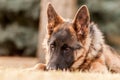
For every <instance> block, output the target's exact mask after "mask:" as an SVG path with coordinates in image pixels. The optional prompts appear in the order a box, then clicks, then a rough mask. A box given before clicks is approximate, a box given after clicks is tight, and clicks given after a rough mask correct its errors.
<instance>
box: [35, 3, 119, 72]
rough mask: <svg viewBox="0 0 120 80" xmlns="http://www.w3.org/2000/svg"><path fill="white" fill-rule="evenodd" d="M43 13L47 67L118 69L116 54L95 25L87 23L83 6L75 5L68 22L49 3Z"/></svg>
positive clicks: (86, 9) (94, 70) (90, 70)
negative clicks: (72, 14) (45, 28)
mask: <svg viewBox="0 0 120 80" xmlns="http://www.w3.org/2000/svg"><path fill="white" fill-rule="evenodd" d="M47 16H48V26H47V30H48V37H47V41H46V44H47V46H46V49H47V53H46V66H45V67H46V69H47V70H70V71H76V70H77V71H78V70H79V71H88V72H108V71H110V72H120V57H119V55H118V54H117V53H116V51H115V50H114V49H113V48H111V47H110V46H108V45H106V44H105V42H104V39H103V35H102V33H101V31H100V30H99V29H98V27H97V25H96V24H94V23H93V22H90V14H89V10H88V8H87V6H86V5H83V6H81V7H80V8H79V10H78V11H77V13H76V15H75V17H74V19H73V20H72V21H67V20H65V19H63V18H62V17H61V16H60V15H59V14H57V13H56V11H55V10H54V8H53V6H52V5H51V4H48V8H47ZM39 66H41V64H40V65H37V67H39ZM42 69H43V67H42Z"/></svg>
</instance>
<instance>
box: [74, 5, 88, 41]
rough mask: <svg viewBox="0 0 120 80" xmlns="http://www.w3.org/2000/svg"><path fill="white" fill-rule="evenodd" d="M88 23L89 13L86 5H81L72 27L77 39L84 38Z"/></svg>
mask: <svg viewBox="0 0 120 80" xmlns="http://www.w3.org/2000/svg"><path fill="white" fill-rule="evenodd" d="M89 23H90V15H89V11H88V8H87V6H86V5H83V6H82V7H80V9H79V10H78V12H77V14H76V15H75V18H74V20H73V24H74V29H75V31H76V34H77V37H78V40H81V38H82V39H84V38H85V37H86V35H87V33H88V25H89Z"/></svg>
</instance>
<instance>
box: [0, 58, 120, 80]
mask: <svg viewBox="0 0 120 80" xmlns="http://www.w3.org/2000/svg"><path fill="white" fill-rule="evenodd" d="M35 63H37V59H34V58H13V57H12V58H0V80H120V74H110V73H105V74H100V73H82V72H74V73H73V72H60V71H58V72H42V71H38V70H36V71H31V70H30V71H29V70H27V69H26V68H28V67H31V66H33V65H34V64H35ZM2 64H4V65H2ZM7 65H9V66H7Z"/></svg>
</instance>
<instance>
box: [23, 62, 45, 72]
mask: <svg viewBox="0 0 120 80" xmlns="http://www.w3.org/2000/svg"><path fill="white" fill-rule="evenodd" d="M25 70H27V71H35V70H40V71H45V70H46V65H45V64H43V63H38V64H36V65H35V66H34V67H32V68H27V69H25Z"/></svg>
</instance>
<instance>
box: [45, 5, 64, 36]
mask: <svg viewBox="0 0 120 80" xmlns="http://www.w3.org/2000/svg"><path fill="white" fill-rule="evenodd" d="M47 17H48V34H49V35H51V34H52V32H53V29H54V28H55V27H56V26H57V25H58V24H60V23H62V22H63V19H62V18H61V17H60V16H59V15H58V14H57V13H56V11H55V10H54V8H53V6H52V5H51V4H50V3H49V4H48V8H47Z"/></svg>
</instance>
